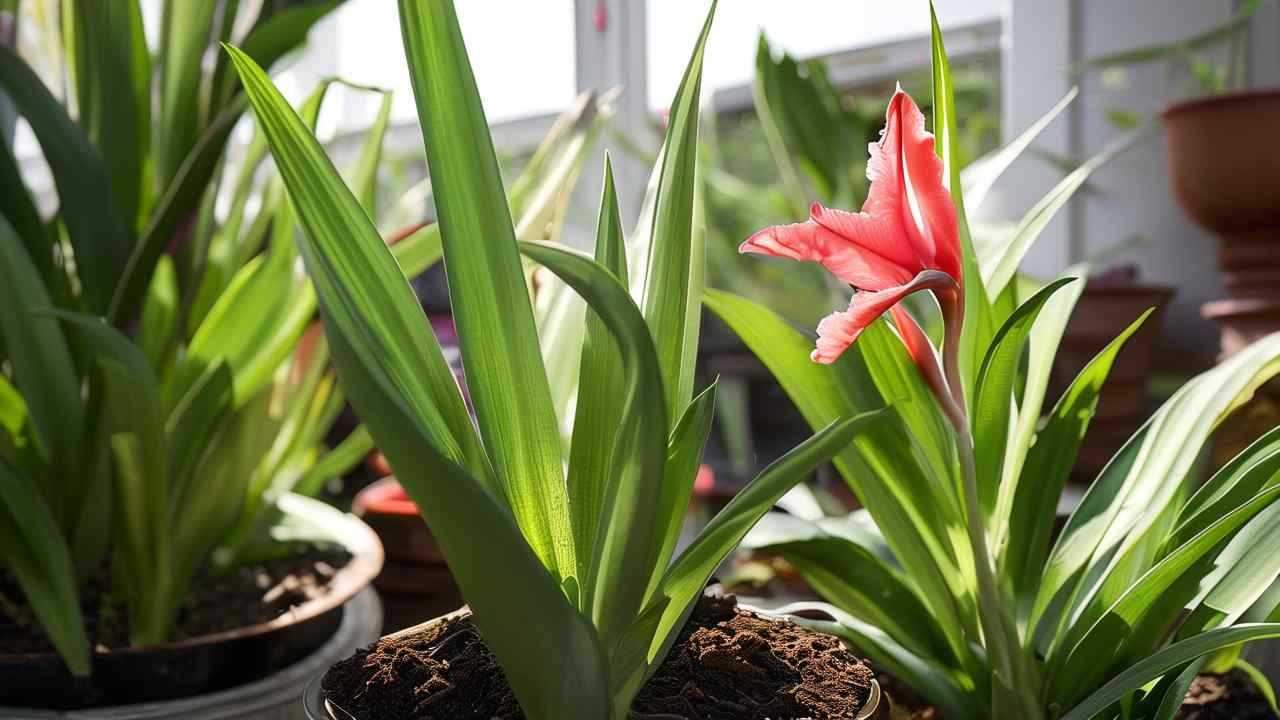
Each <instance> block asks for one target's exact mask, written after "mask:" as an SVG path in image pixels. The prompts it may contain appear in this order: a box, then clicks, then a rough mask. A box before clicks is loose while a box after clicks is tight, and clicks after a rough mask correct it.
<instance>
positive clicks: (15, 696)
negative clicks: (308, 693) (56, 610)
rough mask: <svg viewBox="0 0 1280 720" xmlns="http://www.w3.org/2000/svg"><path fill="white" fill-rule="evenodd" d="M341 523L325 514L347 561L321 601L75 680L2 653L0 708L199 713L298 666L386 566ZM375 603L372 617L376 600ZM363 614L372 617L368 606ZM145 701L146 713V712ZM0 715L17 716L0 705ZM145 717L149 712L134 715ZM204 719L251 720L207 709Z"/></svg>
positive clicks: (38, 656) (302, 510)
mask: <svg viewBox="0 0 1280 720" xmlns="http://www.w3.org/2000/svg"><path fill="white" fill-rule="evenodd" d="M315 504H319V503H318V501H315V500H309V499H307V498H298V497H296V496H286V497H285V498H282V499H281V508H282V509H284V510H285V511H286V513H288V514H291V515H299V516H301V515H303V514H306V513H308V512H310V511H309V510H308V507H309V506H310V505H315ZM326 507H327V506H326ZM327 509H328V511H329V512H330V513H333V512H335V511H333V510H332V508H327ZM339 517H342V520H341V521H337V522H335V521H334V518H333V517H328V516H326V517H324V518H323V520H324V521H325V522H326V529H327V530H328V531H329V532H330V533H331V534H332V535H333V536H334V537H335V538H336V539H337V540H338V541H339V542H341V543H342V545H343V546H344V547H345V548H346V549H347V551H348V552H350V553H351V555H352V558H351V561H350V562H348V563H347V565H345V566H344V567H343V568H341V569H340V570H338V572H337V574H336V575H335V576H334V579H333V581H332V583H331V584H330V586H329V592H328V593H326V594H325V595H324V596H323V597H320V598H316V599H314V600H311V601H308V602H305V603H303V604H302V605H299V606H297V607H296V608H294V609H293V610H292V611H291V612H289V613H288V614H285V615H281V616H279V617H277V618H275V619H273V620H271V621H270V622H265V623H260V624H258V625H254V626H251V627H245V628H238V629H235V630H228V631H225V632H220V633H214V634H212V635H205V636H201V637H195V638H189V639H186V640H181V641H177V642H171V643H165V644H163V645H156V646H152V647H145V648H123V649H115V650H109V651H96V652H95V653H94V654H93V657H92V663H93V674H92V676H90V677H89V678H74V677H73V676H71V674H70V673H69V672H68V671H67V669H66V666H65V664H63V662H62V659H61V658H60V657H58V655H56V654H53V653H26V654H13V655H0V679H3V681H2V682H0V706H6V705H16V706H20V707H57V706H59V705H61V704H64V703H66V698H79V697H97V698H99V700H98V702H97V704H96V705H95V707H98V708H100V709H95V710H88V711H83V712H80V713H76V716H77V717H80V716H84V717H91V716H94V715H96V714H98V713H102V714H103V716H104V717H117V716H118V717H133V716H135V715H136V714H137V713H139V712H143V711H148V712H149V711H150V710H152V709H154V708H156V707H159V708H161V709H163V708H164V707H165V706H167V704H168V703H167V702H166V701H176V703H177V704H176V705H175V706H174V707H178V706H183V707H187V706H191V705H192V703H193V702H194V703H195V704H196V705H199V704H200V701H199V696H204V695H215V694H218V693H220V692H221V691H226V690H227V689H228V688H234V687H237V686H242V685H246V684H247V683H251V682H253V681H258V680H262V679H263V678H265V677H267V676H270V675H273V674H275V673H277V672H279V671H282V670H285V669H286V668H288V667H290V666H292V665H294V664H295V663H298V662H300V661H302V660H303V659H304V658H306V657H307V656H309V655H311V654H312V653H314V652H316V651H317V650H319V649H320V648H321V646H323V645H325V644H326V642H328V641H329V640H330V639H331V638H332V637H334V636H335V633H337V632H338V630H339V628H340V626H341V624H342V623H343V615H344V612H346V608H348V607H349V606H350V607H354V606H351V605H350V604H351V603H352V601H353V598H355V597H356V596H357V595H358V594H359V593H360V592H361V591H363V590H365V589H366V588H367V587H368V586H369V583H370V581H372V580H373V578H374V576H375V575H377V574H378V571H379V569H381V567H382V559H383V558H382V546H381V545H380V544H379V542H378V538H377V536H376V535H374V533H373V531H372V530H370V529H369V527H368V526H367V525H365V524H364V523H362V522H360V521H359V520H357V519H356V518H354V517H351V516H349V515H341V514H339ZM373 605H374V606H375V609H376V605H377V602H376V598H374V599H373ZM359 607H361V608H366V610H365V612H370V610H368V608H369V607H370V606H369V603H368V601H365V602H364V603H363V604H361V605H360V606H359ZM360 641H361V642H367V641H368V638H366V637H363V636H362V637H361V638H360ZM51 699H52V703H51V702H50V701H51ZM177 699H182V700H177ZM142 703H146V704H147V706H146V707H142V706H141V705H140V704H142ZM125 706H138V707H136V708H135V707H125ZM0 716H2V717H18V716H19V715H18V714H17V713H16V712H15V713H10V712H9V711H8V710H6V709H5V708H3V707H0ZM24 716H29V717H38V716H39V715H24ZM144 716H147V715H146V714H145V712H143V714H142V715H138V717H144ZM161 716H165V717H180V716H186V715H185V713H176V714H172V715H163V714H162V715H161ZM200 717H208V718H215V717H219V718H220V717H228V718H230V717H237V718H238V717H252V716H251V715H241V714H236V713H233V714H219V713H218V712H214V711H212V710H210V711H208V712H206V713H205V714H202V715H200Z"/></svg>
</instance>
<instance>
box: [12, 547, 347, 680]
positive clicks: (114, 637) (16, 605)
mask: <svg viewBox="0 0 1280 720" xmlns="http://www.w3.org/2000/svg"><path fill="white" fill-rule="evenodd" d="M349 560H350V555H348V554H347V553H346V552H345V551H343V550H340V549H317V548H305V549H300V550H299V551H298V552H297V553H294V554H291V555H289V556H287V557H281V558H275V559H272V560H269V561H265V562H261V563H256V564H252V565H246V566H244V567H240V568H237V569H235V570H232V571H230V572H228V573H226V574H225V575H220V576H214V575H207V576H204V577H200V578H197V579H196V581H195V582H194V583H192V593H191V596H190V597H188V599H187V601H186V603H184V604H183V606H182V610H181V611H180V612H179V615H178V621H177V625H176V627H175V629H174V635H173V638H172V639H173V640H175V641H176V640H183V639H187V638H193V637H199V636H201V635H210V634H213V633H219V632H223V631H226V630H234V629H237V628H243V627H249V626H252V625H257V624H259V623H264V622H269V621H271V620H273V619H275V618H276V617H278V616H280V615H282V614H284V613H286V612H288V611H289V610H290V609H291V608H293V607H296V606H298V605H300V604H302V603H304V602H306V601H307V600H311V599H312V598H316V597H320V596H322V595H324V593H325V592H327V591H328V584H329V581H330V580H331V579H332V578H333V576H334V573H335V572H336V571H337V569H339V568H341V567H342V566H344V565H346V564H347V562H348V561H349ZM80 603H81V605H80V606H81V609H82V611H83V612H84V615H85V623H86V625H87V626H88V629H89V640H90V643H91V644H92V645H93V646H94V647H96V648H99V649H102V648H107V649H114V648H121V647H126V646H128V644H129V641H128V638H129V628H128V615H127V612H126V610H125V608H124V607H123V605H122V604H121V602H120V601H119V599H118V598H115V597H112V596H111V594H110V582H109V571H108V570H105V569H104V570H103V572H101V573H99V575H98V576H97V577H96V578H95V579H94V580H93V581H91V582H89V583H88V584H87V586H86V587H85V588H84V591H83V593H82V594H81V597H80ZM46 652H47V653H51V652H55V650H54V648H53V646H52V645H51V644H50V643H49V640H48V638H47V637H46V636H45V634H44V631H43V630H42V629H41V628H40V624H39V623H38V622H37V621H36V620H35V617H34V615H33V614H32V612H31V609H30V608H29V607H27V606H26V604H25V602H24V600H23V596H22V592H21V590H20V589H19V588H18V585H17V583H16V581H15V580H14V579H13V577H11V576H10V575H8V574H7V573H5V572H4V571H0V655H7V654H21V653H46Z"/></svg>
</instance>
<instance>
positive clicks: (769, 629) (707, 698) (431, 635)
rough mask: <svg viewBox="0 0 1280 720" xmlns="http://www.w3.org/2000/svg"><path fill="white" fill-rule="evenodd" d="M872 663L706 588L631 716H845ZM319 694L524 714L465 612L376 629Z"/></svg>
mask: <svg viewBox="0 0 1280 720" xmlns="http://www.w3.org/2000/svg"><path fill="white" fill-rule="evenodd" d="M871 680H872V672H871V669H870V668H869V667H868V666H867V665H866V664H865V663H863V662H862V661H860V660H858V658H857V657H855V656H854V655H853V654H852V653H851V652H849V651H848V650H846V649H845V648H844V647H843V646H842V645H841V644H840V641H839V640H837V639H835V638H833V637H831V636H828V635H823V634H821V633H817V632H813V631H811V630H807V629H805V628H802V627H800V626H798V625H795V624H793V623H790V622H787V621H783V620H775V619H771V618H763V617H760V616H758V615H755V614H754V613H750V612H747V611H745V610H741V609H739V608H738V607H737V601H736V599H735V598H734V597H733V596H725V597H704V598H703V600H702V601H700V602H699V604H698V606H697V608H695V610H694V613H693V615H692V616H691V617H690V619H689V622H688V623H687V624H686V625H685V627H684V629H683V630H681V632H680V636H679V638H678V640H677V642H676V645H675V646H674V647H673V648H672V650H671V653H670V655H668V657H667V659H666V661H665V662H664V663H663V664H662V666H661V667H659V668H658V671H657V673H655V674H654V676H653V678H652V679H651V680H650V681H649V683H648V684H647V685H646V686H645V687H644V689H643V690H641V692H640V695H639V697H637V698H636V702H635V705H634V706H633V712H634V717H636V718H644V717H646V716H648V717H651V718H654V719H656V718H663V719H664V720H678V719H680V718H683V719H685V720H765V719H766V718H774V719H776V718H815V719H820V720H850V719H851V718H853V717H854V716H856V715H857V713H858V710H859V709H861V708H862V705H863V703H864V702H865V701H866V699H867V697H868V696H869V694H870V690H871ZM322 687H323V689H324V693H325V696H326V697H327V698H329V699H330V700H331V701H332V702H334V703H335V704H336V705H338V706H339V707H341V708H342V709H343V710H345V711H346V712H347V713H350V714H351V715H352V716H353V717H355V718H360V719H362V720H363V719H366V718H378V719H379V720H446V719H448V720H490V719H491V718H492V719H494V720H523V718H524V714H523V713H522V712H521V711H520V708H519V705H518V704H517V703H516V700H515V697H514V696H513V695H512V694H511V690H510V688H509V687H508V686H507V682H506V679H505V677H504V676H503V674H502V670H501V668H499V667H498V664H497V661H496V660H495V659H494V657H493V656H492V655H491V654H490V653H489V651H488V649H487V648H486V647H485V645H484V641H483V640H482V639H481V637H480V634H479V632H478V631H477V630H476V628H475V626H474V625H472V623H471V621H470V620H469V618H467V617H460V618H455V619H452V620H449V621H447V622H444V623H441V624H439V625H436V626H434V627H432V628H431V629H429V630H426V631H423V632H420V633H415V634H409V635H403V636H400V637H397V638H384V639H383V640H380V641H378V642H377V643H375V644H374V645H372V646H370V647H368V648H366V649H364V650H361V651H360V652H358V653H356V654H355V655H353V656H352V657H350V658H348V659H347V660H344V661H342V662H340V663H338V664H337V665H334V666H333V667H332V668H331V669H330V670H329V672H328V673H327V674H326V675H325V677H324V680H323V683H322Z"/></svg>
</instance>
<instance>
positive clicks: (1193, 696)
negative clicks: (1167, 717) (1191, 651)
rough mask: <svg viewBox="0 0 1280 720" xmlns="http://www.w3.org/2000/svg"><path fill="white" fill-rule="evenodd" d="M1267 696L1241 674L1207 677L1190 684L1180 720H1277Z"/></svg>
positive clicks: (1179, 714)
mask: <svg viewBox="0 0 1280 720" xmlns="http://www.w3.org/2000/svg"><path fill="white" fill-rule="evenodd" d="M1276 718H1277V716H1276V713H1275V711H1274V710H1272V709H1271V704H1270V703H1269V702H1267V698H1266V696H1264V695H1263V694H1262V691H1261V690H1259V689H1258V686H1257V685H1255V684H1254V683H1253V680H1252V679H1251V678H1250V677H1249V676H1248V675H1247V674H1245V673H1243V672H1241V671H1239V670H1232V671H1231V672H1228V673H1226V674H1225V675H1216V674H1205V675H1201V676H1199V677H1197V678H1196V679H1195V682H1193V683H1191V689H1190V690H1187V695H1186V697H1185V698H1183V700H1182V707H1181V708H1180V709H1179V710H1178V720H1276Z"/></svg>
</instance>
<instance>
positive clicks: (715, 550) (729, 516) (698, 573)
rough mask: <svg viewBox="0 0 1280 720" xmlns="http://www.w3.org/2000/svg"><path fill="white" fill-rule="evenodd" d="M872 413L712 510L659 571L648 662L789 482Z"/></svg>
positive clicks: (776, 465) (795, 453) (827, 455)
mask: <svg viewBox="0 0 1280 720" xmlns="http://www.w3.org/2000/svg"><path fill="white" fill-rule="evenodd" d="M877 414H878V413H875V412H872V413H864V414H862V415H859V416H857V417H851V418H843V419H840V420H836V421H835V422H832V423H831V424H830V425H828V426H826V427H825V428H823V429H821V430H819V431H818V432H817V433H815V434H814V435H813V436H812V437H810V438H809V439H807V440H805V441H804V442H802V443H800V444H799V445H797V446H796V447H795V448H793V449H792V450H791V451H790V452H788V453H787V454H786V455H783V456H782V457H781V458H779V459H778V460H776V461H774V462H773V463H771V464H770V465H769V467H767V468H765V469H764V470H762V471H761V472H760V474H759V475H757V476H756V477H755V479H754V480H752V481H751V482H750V483H748V484H747V486H746V487H745V488H743V489H742V491H741V492H739V493H738V494H737V495H735V496H734V498H733V499H732V500H730V501H729V504H728V505H725V507H724V509H723V510H721V511H720V512H718V513H716V516H715V517H714V518H712V519H711V522H710V523H708V524H707V526H706V527H705V528H703V529H702V532H700V533H698V536H697V537H696V538H694V540H693V542H692V543H691V544H690V545H689V547H687V548H685V550H684V552H682V553H680V556H679V557H678V558H676V561H675V563H674V564H672V566H671V567H670V569H668V570H667V573H666V575H664V576H663V579H662V584H661V585H660V586H659V590H658V597H660V598H664V599H665V600H666V601H667V605H666V610H665V611H664V612H663V614H662V619H661V621H660V622H659V623H658V627H657V631H656V633H655V634H654V636H653V642H652V644H651V645H650V646H649V657H648V661H649V663H650V664H652V665H654V666H655V667H656V665H657V664H658V663H660V662H661V661H662V658H663V657H665V656H666V653H667V651H668V650H669V649H670V648H671V645H672V643H673V642H674V641H675V638H676V635H677V634H678V632H679V630H680V628H681V626H683V625H684V621H685V620H686V619H687V618H688V616H689V612H690V611H691V610H692V609H693V605H694V603H695V602H696V601H697V599H698V596H699V595H701V594H702V588H703V587H704V586H705V585H706V584H707V580H709V579H710V578H711V574H712V573H713V572H715V569H716V567H717V566H718V565H719V564H720V563H721V562H722V561H723V560H724V559H725V557H727V556H728V554H729V553H730V552H732V551H733V549H734V548H735V547H737V546H738V543H739V542H741V541H742V538H743V537H745V536H746V534H747V532H748V531H749V530H750V529H751V527H752V526H753V525H755V524H756V523H757V522H758V521H759V520H760V518H762V517H764V514H765V513H767V512H769V510H770V508H772V507H773V506H774V504H775V503H776V502H778V498H780V497H782V496H783V495H784V494H786V492H787V491H788V490H790V489H791V487H792V486H793V485H795V484H796V483H798V482H800V481H802V480H804V479H805V477H807V476H808V475H809V474H810V473H812V472H813V471H814V470H815V469H817V467H818V466H819V465H821V464H822V463H824V462H827V461H828V460H830V459H831V458H832V457H834V456H835V454H836V453H838V452H840V451H841V450H842V449H843V448H845V447H847V446H848V445H849V442H850V441H851V440H853V438H854V437H855V436H856V435H857V434H858V433H859V432H860V431H861V430H862V429H863V428H864V427H865V426H866V425H868V424H869V423H870V422H872V421H874V419H875V418H876V415H877Z"/></svg>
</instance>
